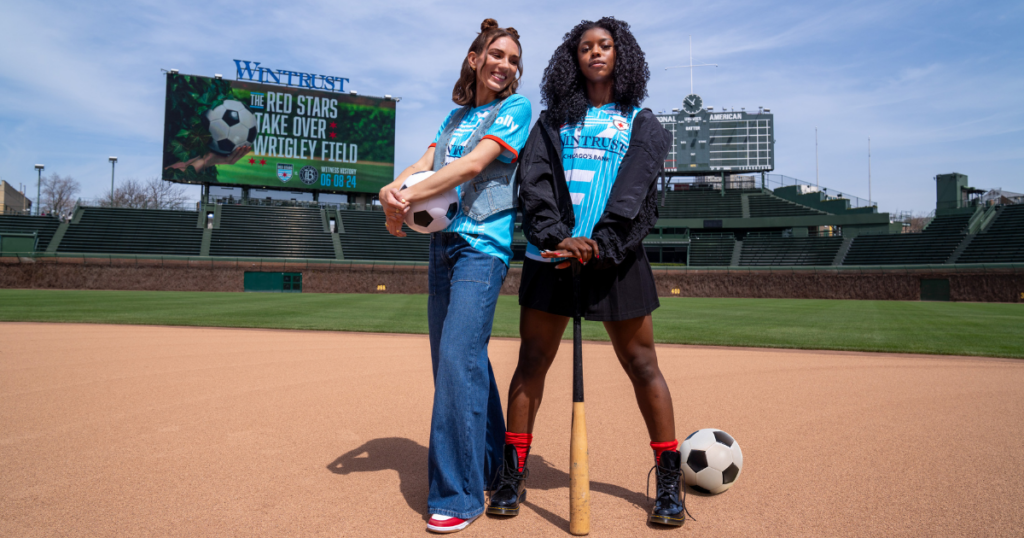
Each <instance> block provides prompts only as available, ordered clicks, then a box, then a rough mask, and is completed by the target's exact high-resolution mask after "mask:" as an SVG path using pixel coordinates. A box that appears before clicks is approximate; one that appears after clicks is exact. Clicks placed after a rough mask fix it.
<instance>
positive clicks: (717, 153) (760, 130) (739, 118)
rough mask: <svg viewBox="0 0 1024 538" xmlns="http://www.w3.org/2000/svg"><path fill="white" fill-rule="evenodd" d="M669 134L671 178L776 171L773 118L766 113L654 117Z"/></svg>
mask: <svg viewBox="0 0 1024 538" xmlns="http://www.w3.org/2000/svg"><path fill="white" fill-rule="evenodd" d="M656 116H657V117H658V121H660V122H661V124H662V126H664V127H665V129H667V130H668V131H669V132H670V133H672V149H671V150H670V151H669V154H668V157H666V159H665V171H666V172H667V173H669V174H670V175H706V174H708V173H714V172H768V171H771V170H774V169H775V125H774V117H773V116H772V114H768V113H763V112H762V113H747V112H724V111H723V112H714V111H709V110H707V109H702V110H700V111H698V112H697V113H696V114H688V113H686V112H679V113H678V114H656Z"/></svg>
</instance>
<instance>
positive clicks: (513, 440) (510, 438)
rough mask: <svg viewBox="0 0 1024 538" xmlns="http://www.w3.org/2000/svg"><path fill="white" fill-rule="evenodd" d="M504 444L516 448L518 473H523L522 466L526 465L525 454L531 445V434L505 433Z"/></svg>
mask: <svg viewBox="0 0 1024 538" xmlns="http://www.w3.org/2000/svg"><path fill="white" fill-rule="evenodd" d="M505 444H506V445H512V446H514V447H516V453H518V454H519V472H523V466H525V465H526V452H527V451H528V450H530V445H531V444H533V434H532V433H512V432H505Z"/></svg>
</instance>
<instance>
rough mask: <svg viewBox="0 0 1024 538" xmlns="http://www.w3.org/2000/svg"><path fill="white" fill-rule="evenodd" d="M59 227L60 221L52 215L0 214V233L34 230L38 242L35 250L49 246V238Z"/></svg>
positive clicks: (20, 232) (41, 250) (51, 237)
mask: <svg viewBox="0 0 1024 538" xmlns="http://www.w3.org/2000/svg"><path fill="white" fill-rule="evenodd" d="M58 227H60V221H59V220H57V219H55V218H53V217H31V216H27V215H0V235H3V234H5V233H17V234H24V233H29V234H30V233H32V232H36V233H37V234H38V235H37V238H38V242H37V243H36V250H37V251H40V252H43V251H45V250H46V247H48V246H50V239H53V234H54V233H56V232H57V228H58Z"/></svg>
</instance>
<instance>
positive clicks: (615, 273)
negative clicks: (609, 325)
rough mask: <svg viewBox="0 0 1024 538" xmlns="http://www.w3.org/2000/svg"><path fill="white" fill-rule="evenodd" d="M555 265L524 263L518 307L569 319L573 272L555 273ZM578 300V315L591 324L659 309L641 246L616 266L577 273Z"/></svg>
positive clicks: (656, 295) (572, 310)
mask: <svg viewBox="0 0 1024 538" xmlns="http://www.w3.org/2000/svg"><path fill="white" fill-rule="evenodd" d="M555 265H557V264H554V263H545V262H539V261H536V260H532V259H530V258H527V259H526V261H525V262H523V276H522V279H521V281H520V284H519V306H525V307H527V308H533V309H535V310H541V311H543V312H547V313H549V314H557V315H559V316H567V317H572V316H573V313H574V312H575V308H574V305H573V289H572V269H570V268H566V269H555ZM580 296H581V297H580V306H581V313H582V314H583V317H584V318H586V319H588V320H590V321H621V320H625V319H632V318H638V317H642V316H646V315H648V314H650V313H651V312H654V310H655V309H656V308H658V307H659V306H661V303H660V302H658V290H657V288H656V287H655V285H654V275H653V274H651V265H650V263H648V262H647V254H646V253H645V252H644V249H643V246H642V245H638V246H637V248H636V249H635V250H634V251H633V252H631V253H629V254H628V255H627V256H626V259H625V260H624V261H623V262H622V263H621V264H619V265H616V266H613V267H608V268H605V269H593V266H592V265H590V264H588V265H584V266H583V270H582V271H581V272H580Z"/></svg>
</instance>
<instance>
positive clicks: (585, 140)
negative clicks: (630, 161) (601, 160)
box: [562, 133, 627, 154]
mask: <svg viewBox="0 0 1024 538" xmlns="http://www.w3.org/2000/svg"><path fill="white" fill-rule="evenodd" d="M602 134H603V133H602ZM562 147H565V148H567V149H568V148H572V149H575V148H586V149H601V150H605V151H610V152H612V153H618V154H625V153H626V149H627V148H626V144H623V143H622V141H621V140H617V139H615V138H608V137H603V136H600V135H599V136H580V135H579V134H577V135H576V136H570V135H569V134H568V133H565V134H563V135H562Z"/></svg>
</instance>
